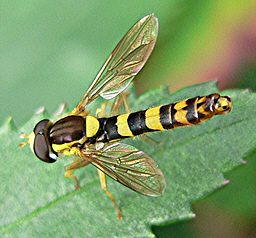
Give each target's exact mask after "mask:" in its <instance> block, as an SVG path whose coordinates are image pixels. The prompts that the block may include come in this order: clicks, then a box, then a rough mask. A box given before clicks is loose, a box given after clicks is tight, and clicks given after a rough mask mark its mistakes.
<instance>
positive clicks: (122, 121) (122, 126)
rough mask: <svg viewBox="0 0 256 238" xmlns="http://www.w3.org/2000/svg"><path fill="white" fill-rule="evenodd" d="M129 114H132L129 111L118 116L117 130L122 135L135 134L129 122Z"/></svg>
mask: <svg viewBox="0 0 256 238" xmlns="http://www.w3.org/2000/svg"><path fill="white" fill-rule="evenodd" d="M129 115H130V114H129V113H126V114H123V115H119V116H118V117H117V122H116V126H117V132H118V134H119V135H121V136H134V135H133V134H132V132H131V130H130V127H129V125H128V122H127V120H128V117H129Z"/></svg>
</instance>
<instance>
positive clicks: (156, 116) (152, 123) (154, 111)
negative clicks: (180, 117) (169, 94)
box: [145, 106, 165, 131]
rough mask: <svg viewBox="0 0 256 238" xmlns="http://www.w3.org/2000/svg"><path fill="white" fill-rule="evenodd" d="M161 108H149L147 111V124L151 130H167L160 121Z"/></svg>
mask: <svg viewBox="0 0 256 238" xmlns="http://www.w3.org/2000/svg"><path fill="white" fill-rule="evenodd" d="M160 108H161V106H159V107H153V108H149V109H148V110H146V113H145V118H146V123H145V124H146V126H147V127H148V128H149V129H151V130H159V131H163V130H165V129H164V128H163V126H162V124H161V121H160Z"/></svg>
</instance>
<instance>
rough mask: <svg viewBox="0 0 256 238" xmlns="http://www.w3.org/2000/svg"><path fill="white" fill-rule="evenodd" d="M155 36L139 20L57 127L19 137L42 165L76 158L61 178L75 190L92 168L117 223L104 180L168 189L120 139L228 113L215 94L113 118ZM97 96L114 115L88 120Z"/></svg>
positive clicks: (146, 190)
mask: <svg viewBox="0 0 256 238" xmlns="http://www.w3.org/2000/svg"><path fill="white" fill-rule="evenodd" d="M157 33H158V20H157V18H155V17H154V15H153V14H150V15H147V16H145V17H143V18H142V19H141V20H139V21H138V22H137V23H136V24H135V25H134V26H133V27H132V28H131V29H130V30H129V31H128V32H127V33H126V34H125V36H124V37H123V38H122V40H121V41H120V42H119V43H118V45H117V46H116V47H115V49H114V50H113V52H112V53H111V54H110V56H109V57H108V59H107V61H106V62H105V63H104V65H103V67H102V69H101V70H100V71H99V73H98V74H97V76H96V78H95V79H94V81H93V82H92V84H91V86H90V87H89V88H88V90H87V91H86V93H85V94H84V96H83V97H82V99H81V100H80V102H79V103H78V105H77V107H76V108H75V109H74V110H73V111H72V112H71V113H69V114H67V115H65V116H64V117H62V118H60V119H58V120H57V121H55V122H52V121H50V120H48V119H44V120H42V121H40V122H38V123H37V124H36V126H35V127H34V130H33V132H32V133H31V134H30V135H29V136H27V135H25V134H22V135H21V136H22V137H23V138H29V140H28V141H26V142H23V143H22V144H21V145H20V146H21V147H23V146H25V145H26V144H28V143H30V146H31V150H32V151H33V153H34V154H35V155H36V156H37V157H38V158H39V159H40V160H42V161H44V162H46V163H53V162H55V161H56V160H57V158H58V157H60V156H70V155H72V156H74V160H73V162H72V164H70V165H68V166H66V168H65V170H66V173H65V177H67V178H73V179H74V180H75V186H76V188H77V189H79V187H80V185H79V181H78V179H77V177H76V175H75V174H73V172H74V171H75V170H76V169H79V168H82V167H84V166H86V165H88V164H92V165H94V166H95V167H96V168H97V170H98V173H99V178H100V182H101V187H102V189H103V190H104V191H105V192H106V194H107V195H108V196H109V197H110V199H111V200H112V202H113V204H114V206H115V209H116V211H117V214H118V216H117V218H118V219H122V213H121V211H120V209H119V207H118V205H117V203H116V201H115V199H114V196H113V195H112V194H111V193H110V192H109V191H108V190H107V185H106V178H105V174H106V175H108V176H109V177H110V178H112V179H114V180H116V181H118V182H119V183H121V184H123V185H125V186H127V187H128V188H130V189H132V190H134V191H136V192H138V193H140V194H143V195H146V196H152V197H159V196H161V195H162V193H163V191H164V189H165V187H166V181H165V178H164V175H163V173H162V171H161V170H160V169H158V168H157V165H156V163H155V162H154V160H153V159H152V158H151V157H150V156H149V155H147V154H146V153H145V152H143V151H140V150H139V149H137V148H135V147H134V146H131V145H128V144H125V143H122V142H119V141H120V140H121V139H124V138H127V137H133V136H137V135H141V134H144V133H146V132H153V131H162V130H168V129H173V128H176V127H180V126H188V125H196V124H199V123H200V122H202V121H206V120H209V119H210V118H211V117H212V116H214V115H218V114H226V113H228V112H230V110H231V107H232V101H231V98H229V97H227V96H220V95H219V94H217V93H214V94H211V95H208V96H203V97H199V96H198V97H195V98H191V99H186V100H183V101H180V102H177V103H171V104H168V105H164V106H158V107H154V108H149V109H146V110H143V111H138V112H133V113H125V114H121V115H115V116H113V114H116V112H118V108H119V107H120V102H122V103H125V101H126V100H125V97H123V93H122V92H123V91H124V90H125V89H126V88H127V87H128V86H129V84H130V83H131V81H132V80H133V78H134V76H136V74H137V73H138V72H139V71H140V70H141V68H142V67H143V66H144V64H145V63H146V61H147V59H148V57H149V56H150V54H151V52H152V50H153V48H154V46H155V42H156V38H157ZM99 96H101V97H102V98H104V99H106V100H109V99H112V98H116V103H114V104H113V107H112V112H115V113H113V114H112V115H110V116H109V117H105V115H104V113H99V115H98V116H92V115H90V111H89V110H88V109H87V108H86V106H88V104H90V103H92V102H93V101H94V100H95V99H96V98H97V97H99ZM103 108H104V107H103Z"/></svg>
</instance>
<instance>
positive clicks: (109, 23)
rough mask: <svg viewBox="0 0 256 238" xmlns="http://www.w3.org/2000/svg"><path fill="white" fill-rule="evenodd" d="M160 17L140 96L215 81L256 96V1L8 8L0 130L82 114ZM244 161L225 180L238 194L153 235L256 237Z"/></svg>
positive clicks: (0, 56)
mask: <svg viewBox="0 0 256 238" xmlns="http://www.w3.org/2000/svg"><path fill="white" fill-rule="evenodd" d="M151 12H153V13H154V14H155V16H157V17H158V19H159V24H160V28H159V36H158V40H157V43H156V47H155V50H154V52H153V54H152V56H151V57H150V59H149V60H148V63H147V64H146V66H145V67H144V69H143V70H142V72H141V73H140V74H139V75H138V77H137V78H136V80H135V86H136V90H137V93H138V94H140V93H143V92H144V91H146V90H148V89H150V88H154V87H156V86H159V85H161V84H166V85H168V86H170V92H174V91H176V90H178V89H180V88H182V87H184V86H188V85H193V84H196V83H200V82H203V81H208V80H212V79H216V78H218V79H219V85H220V88H221V89H222V90H223V89H227V88H234V87H240V88H251V89H252V90H254V89H256V1H255V0H248V1H244V0H243V1H242V0H237V1H224V0H219V1H213V0H208V1H192V0H187V1H186V0H184V1H178V0H173V1H167V0H158V1H156V0H155V1H145V0H141V1H81V0H80V1H59V0H57V1H38V0H37V1H25V0H20V1H2V2H1V7H0V31H1V34H0V42H1V44H0V49H1V50H0V62H1V63H0V77H1V80H0V87H1V96H0V103H1V107H0V114H1V118H0V123H3V121H4V120H5V119H6V118H7V117H9V116H12V117H13V118H14V121H15V122H16V124H17V125H18V126H21V125H22V124H23V123H25V121H26V120H28V119H29V118H30V117H31V116H32V114H33V113H34V111H35V109H36V108H38V107H40V106H45V107H46V108H47V111H48V112H49V113H53V112H54V111H55V110H56V108H57V107H58V105H59V104H60V103H61V102H64V101H67V102H68V105H69V107H70V108H73V107H75V106H76V103H77V102H78V101H79V99H80V98H81V96H82V95H83V93H84V92H85V90H86V89H87V87H88V86H89V85H90V83H91V82H92V80H93V78H94V77H95V75H96V74H97V72H98V70H99V69H100V67H101V66H102V64H103V63H104V61H105V60H106V58H107V57H108V55H109V54H110V53H111V51H112V50H113V48H114V47H115V45H116V44H117V43H118V42H119V40H120V39H121V37H122V36H123V35H124V34H125V33H126V32H127V30H128V29H129V28H130V27H131V26H132V25H133V24H134V23H135V22H136V21H137V20H139V19H140V18H142V17H143V16H144V15H147V14H149V13H151ZM248 103H250V102H248ZM252 133H254V132H252ZM245 159H246V160H248V163H247V165H246V166H243V167H242V168H239V169H238V170H236V171H233V172H231V173H228V174H227V175H226V177H227V178H228V179H230V180H231V184H230V185H228V186H227V187H225V188H224V189H222V190H221V191H218V192H216V193H215V194H213V195H211V196H210V197H208V198H207V199H205V200H204V201H202V202H198V203H197V204H194V205H193V208H194V210H195V211H196V213H197V217H196V218H195V219H194V220H193V221H187V222H182V223H180V222H177V223H176V224H172V225H167V226H163V227H153V231H154V232H155V233H156V235H157V237H256V215H255V214H256V182H255V181H256V172H255V171H256V155H255V153H254V152H252V153H251V154H250V155H248V158H245Z"/></svg>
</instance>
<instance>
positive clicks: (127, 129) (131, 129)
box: [96, 93, 232, 142]
mask: <svg viewBox="0 0 256 238" xmlns="http://www.w3.org/2000/svg"><path fill="white" fill-rule="evenodd" d="M231 107H232V101H231V98H229V97H226V96H225V97H222V96H220V95H219V94H217V93H215V94H211V95H208V96H203V97H199V96H198V97H195V98H190V99H186V100H183V101H180V102H176V103H171V104H167V105H164V106H158V107H153V108H149V109H146V110H143V111H138V112H133V113H126V114H122V115H118V116H113V117H109V118H99V119H98V120H99V122H100V125H101V129H102V132H103V134H102V135H101V136H100V137H98V138H97V139H96V140H97V141H101V142H108V141H112V140H118V139H123V138H127V137H133V136H136V135H140V134H143V133H146V132H154V131H163V130H170V129H173V128H176V127H181V126H190V125H196V124H199V123H201V122H202V121H206V120H209V119H210V118H211V117H213V116H214V115H220V114H226V113H228V112H229V111H230V110H231Z"/></svg>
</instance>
